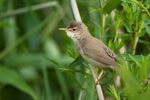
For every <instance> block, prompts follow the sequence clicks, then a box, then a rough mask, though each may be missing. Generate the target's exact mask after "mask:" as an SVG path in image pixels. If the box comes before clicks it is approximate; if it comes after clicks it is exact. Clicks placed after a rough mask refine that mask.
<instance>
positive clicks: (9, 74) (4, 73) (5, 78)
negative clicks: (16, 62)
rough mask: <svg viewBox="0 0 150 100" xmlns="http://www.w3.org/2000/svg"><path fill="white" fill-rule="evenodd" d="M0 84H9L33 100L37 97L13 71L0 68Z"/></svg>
mask: <svg viewBox="0 0 150 100" xmlns="http://www.w3.org/2000/svg"><path fill="white" fill-rule="evenodd" d="M0 83H3V84H9V85H11V86H14V87H16V88H17V89H19V90H21V91H23V92H25V93H27V94H28V95H30V96H31V97H32V98H33V99H34V100H37V96H36V94H35V92H34V91H33V89H32V88H31V87H30V86H29V85H28V84H27V83H26V82H25V81H24V80H23V78H22V77H21V76H20V75H19V74H18V73H17V72H15V71H14V70H12V69H9V68H6V67H4V66H0Z"/></svg>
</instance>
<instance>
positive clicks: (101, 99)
mask: <svg viewBox="0 0 150 100" xmlns="http://www.w3.org/2000/svg"><path fill="white" fill-rule="evenodd" d="M70 1H71V7H72V11H73V14H74V17H75V19H76V21H82V19H81V17H80V13H79V10H78V6H77V3H76V0H70ZM90 68H91V71H92V75H93V77H94V80H95V82H97V75H96V71H95V67H93V66H90ZM96 89H97V94H98V97H99V100H104V96H103V92H102V88H101V85H100V84H96Z"/></svg>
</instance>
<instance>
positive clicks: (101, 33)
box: [100, 0, 105, 40]
mask: <svg viewBox="0 0 150 100" xmlns="http://www.w3.org/2000/svg"><path fill="white" fill-rule="evenodd" d="M103 6H104V0H100V9H101V10H100V14H101V16H100V21H101V22H100V23H101V24H100V39H101V40H103V34H104V29H105V15H104V14H103V12H102V10H103Z"/></svg>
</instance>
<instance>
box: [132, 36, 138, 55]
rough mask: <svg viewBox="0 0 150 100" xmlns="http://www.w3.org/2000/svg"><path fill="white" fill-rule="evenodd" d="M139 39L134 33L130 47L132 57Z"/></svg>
mask: <svg viewBox="0 0 150 100" xmlns="http://www.w3.org/2000/svg"><path fill="white" fill-rule="evenodd" d="M138 40H139V37H138V36H137V33H135V36H134V37H133V45H132V54H133V55H134V54H135V52H136V47H137V43H138Z"/></svg>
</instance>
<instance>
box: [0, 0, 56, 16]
mask: <svg viewBox="0 0 150 100" xmlns="http://www.w3.org/2000/svg"><path fill="white" fill-rule="evenodd" d="M57 4H58V3H57V2H56V1H51V2H45V3H42V4H37V5H33V6H31V7H30V8H29V7H24V8H19V9H17V10H14V11H10V12H7V13H2V14H1V15H0V19H3V18H7V17H11V16H16V15H19V14H22V13H27V12H29V11H30V10H32V11H36V10H41V9H45V8H48V7H52V6H56V5H57Z"/></svg>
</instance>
